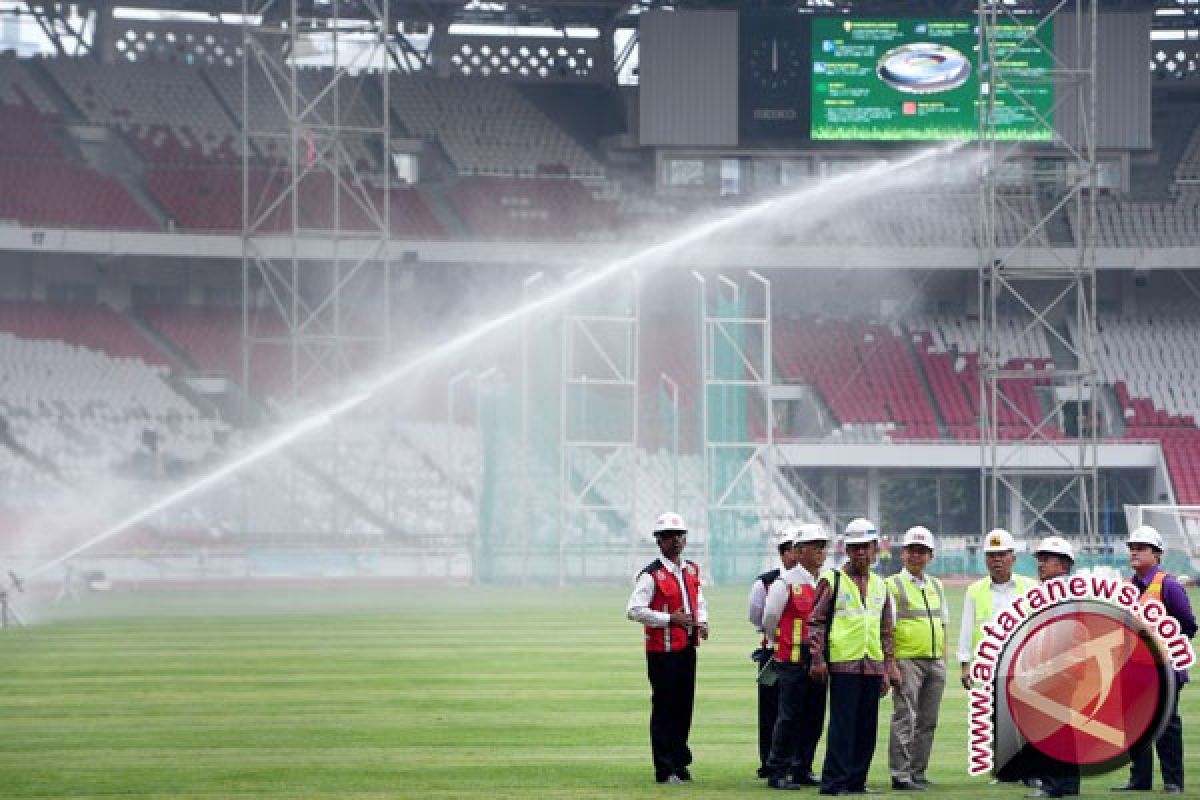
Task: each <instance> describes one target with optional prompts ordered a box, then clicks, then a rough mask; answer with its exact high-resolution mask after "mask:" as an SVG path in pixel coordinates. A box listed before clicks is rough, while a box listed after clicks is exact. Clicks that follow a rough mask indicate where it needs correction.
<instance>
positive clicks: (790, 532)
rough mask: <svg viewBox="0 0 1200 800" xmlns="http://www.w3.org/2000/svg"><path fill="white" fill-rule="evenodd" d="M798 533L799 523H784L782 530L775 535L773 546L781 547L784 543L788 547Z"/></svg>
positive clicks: (794, 541)
mask: <svg viewBox="0 0 1200 800" xmlns="http://www.w3.org/2000/svg"><path fill="white" fill-rule="evenodd" d="M799 535H800V526H799V525H784V526H783V530H781V531H780V532H779V533H777V534H776V535H775V547H776V548H779V547H783V546H784V545H785V544H786V545H788V546H789V547H790V546H792V545H794V544H795V543H796V537H797V536H799Z"/></svg>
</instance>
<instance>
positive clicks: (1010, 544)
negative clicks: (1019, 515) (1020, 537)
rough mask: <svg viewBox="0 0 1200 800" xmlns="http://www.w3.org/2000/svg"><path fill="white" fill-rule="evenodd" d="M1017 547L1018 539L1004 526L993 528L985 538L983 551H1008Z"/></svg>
mask: <svg viewBox="0 0 1200 800" xmlns="http://www.w3.org/2000/svg"><path fill="white" fill-rule="evenodd" d="M1016 549H1017V540H1016V539H1014V538H1013V535H1012V534H1011V533H1009V532H1008V531H1006V530H1004V528H993V529H992V530H990V531H988V535H987V537H986V538H984V540H983V552H985V553H1007V552H1008V551H1009V550H1016Z"/></svg>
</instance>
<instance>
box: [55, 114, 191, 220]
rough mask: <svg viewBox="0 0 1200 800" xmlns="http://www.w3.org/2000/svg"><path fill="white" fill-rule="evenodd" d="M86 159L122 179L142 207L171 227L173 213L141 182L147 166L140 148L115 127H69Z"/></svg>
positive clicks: (100, 170)
mask: <svg viewBox="0 0 1200 800" xmlns="http://www.w3.org/2000/svg"><path fill="white" fill-rule="evenodd" d="M68 131H69V132H70V134H71V138H72V139H74V140H75V142H76V144H77V145H78V148H79V152H80V154H81V155H82V156H83V161H84V163H85V164H87V165H88V166H89V167H91V168H92V169H94V170H96V171H97V172H99V173H100V174H101V175H107V176H109V177H110V178H114V179H116V180H118V181H120V183H121V185H122V186H123V187H124V188H125V191H126V192H128V193H129V195H130V196H131V197H132V198H133V199H134V201H135V202H136V203H137V204H138V206H139V207H140V208H141V209H142V211H144V212H146V214H148V215H149V216H150V218H151V219H153V220H154V222H155V223H156V224H157V225H158V227H159V228H161V229H164V230H170V229H171V227H172V226H171V224H169V223H170V222H171V216H170V214H168V213H167V211H166V209H164V208H163V207H162V205H161V204H159V202H158V201H157V200H155V199H154V197H153V196H151V194H150V193H149V192H148V191H146V188H145V186H144V185H143V183H142V176H143V175H144V174H145V172H146V166H145V164H144V163H143V162H142V160H141V158H140V157H139V156H138V155H137V151H136V150H134V148H133V147H132V146H131V145H130V144H129V142H128V141H127V140H126V138H125V135H124V134H123V133H121V132H120V131H119V130H117V129H116V128H103V127H98V126H86V127H82V126H81V127H74V128H68Z"/></svg>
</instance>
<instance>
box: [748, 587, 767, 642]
mask: <svg viewBox="0 0 1200 800" xmlns="http://www.w3.org/2000/svg"><path fill="white" fill-rule="evenodd" d="M766 604H767V587H766V586H765V585H763V582H762V580H761V579H759V578H755V579H754V583H752V584H751V585H750V596H749V597H747V598H746V619H748V620H750V624H751V625H753V626H754V630H756V631H758V632H759V633H762V630H763V626H762V617H763V607H764V606H766Z"/></svg>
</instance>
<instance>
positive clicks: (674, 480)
mask: <svg viewBox="0 0 1200 800" xmlns="http://www.w3.org/2000/svg"><path fill="white" fill-rule="evenodd" d="M658 379H659V381H661V382H662V383H665V384H666V386H667V391H668V392H670V393H671V508H673V509H675V511H676V512H678V511H679V384H678V383H676V382H675V381H673V380H671V376H670V375H668V374H667V373H665V372H660V373H659V374H658Z"/></svg>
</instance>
